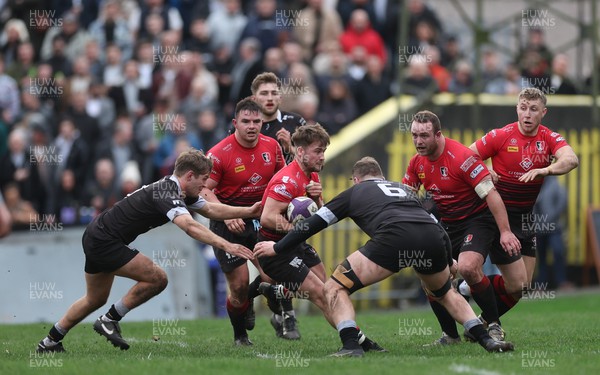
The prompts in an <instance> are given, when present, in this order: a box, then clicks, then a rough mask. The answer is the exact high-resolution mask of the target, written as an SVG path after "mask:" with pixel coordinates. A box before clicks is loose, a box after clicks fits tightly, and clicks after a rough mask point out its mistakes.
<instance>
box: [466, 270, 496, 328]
mask: <svg viewBox="0 0 600 375" xmlns="http://www.w3.org/2000/svg"><path fill="white" fill-rule="evenodd" d="M471 295H472V296H473V299H474V300H475V302H477V305H479V307H481V311H482V313H481V314H482V317H483V316H484V315H485V318H484V319H485V321H486V322H488V323H491V322H496V321H498V319H499V318H500V316H499V315H498V305H497V304H496V295H495V294H494V288H493V287H492V284H491V283H490V280H489V279H488V278H487V276H484V277H483V279H481V281H480V282H478V283H477V284H474V285H473V286H471Z"/></svg>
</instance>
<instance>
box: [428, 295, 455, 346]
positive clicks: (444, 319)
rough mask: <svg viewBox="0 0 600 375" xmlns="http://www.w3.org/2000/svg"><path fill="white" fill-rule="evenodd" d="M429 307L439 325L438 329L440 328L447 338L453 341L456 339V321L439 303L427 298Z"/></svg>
mask: <svg viewBox="0 0 600 375" xmlns="http://www.w3.org/2000/svg"><path fill="white" fill-rule="evenodd" d="M428 299H429V305H430V306H431V309H432V310H433V313H434V314H435V317H436V318H437V320H438V322H439V323H440V327H442V331H444V332H445V333H446V334H447V335H448V336H450V337H452V338H453V339H456V338H458V337H459V336H458V329H457V328H456V321H455V320H454V318H453V317H452V315H450V313H449V312H448V311H447V310H446V308H445V307H444V306H442V304H441V303H439V302H437V301H434V300H432V298H431V297H428Z"/></svg>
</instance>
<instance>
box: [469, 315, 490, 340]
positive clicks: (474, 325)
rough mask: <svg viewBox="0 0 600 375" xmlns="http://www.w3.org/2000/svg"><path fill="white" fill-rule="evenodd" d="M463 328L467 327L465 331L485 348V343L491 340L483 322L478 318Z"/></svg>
mask: <svg viewBox="0 0 600 375" xmlns="http://www.w3.org/2000/svg"><path fill="white" fill-rule="evenodd" d="M463 327H465V329H466V330H467V331H469V333H470V334H471V335H473V337H475V338H476V339H477V342H479V344H481V345H482V346H484V347H485V345H484V342H485V341H486V339H487V340H489V339H490V335H488V333H487V331H486V329H485V328H484V327H483V323H481V320H479V319H477V318H475V319H471V320H468V321H466V322H465V323H464V324H463Z"/></svg>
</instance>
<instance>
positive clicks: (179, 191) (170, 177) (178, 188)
mask: <svg viewBox="0 0 600 375" xmlns="http://www.w3.org/2000/svg"><path fill="white" fill-rule="evenodd" d="M169 180H171V181H175V183H176V184H177V195H179V196H181V193H182V192H183V191H182V190H181V185H179V180H178V179H177V177H175V175H174V174H172V175H170V176H169Z"/></svg>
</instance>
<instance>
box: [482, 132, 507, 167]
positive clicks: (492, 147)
mask: <svg viewBox="0 0 600 375" xmlns="http://www.w3.org/2000/svg"><path fill="white" fill-rule="evenodd" d="M505 135H507V133H506V132H504V131H502V130H501V129H493V130H491V131H490V132H488V133H487V134H485V135H484V136H483V137H481V138H480V139H478V140H477V142H475V146H476V147H477V151H478V152H479V156H481V159H483V160H486V159H489V158H490V157H492V156H493V155H496V154H497V153H498V150H500V148H501V147H502V144H503V143H504V140H505V138H506V137H505Z"/></svg>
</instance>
